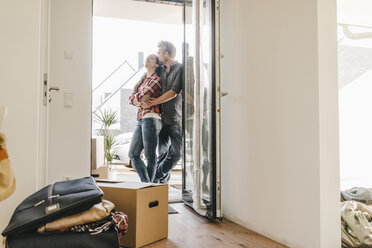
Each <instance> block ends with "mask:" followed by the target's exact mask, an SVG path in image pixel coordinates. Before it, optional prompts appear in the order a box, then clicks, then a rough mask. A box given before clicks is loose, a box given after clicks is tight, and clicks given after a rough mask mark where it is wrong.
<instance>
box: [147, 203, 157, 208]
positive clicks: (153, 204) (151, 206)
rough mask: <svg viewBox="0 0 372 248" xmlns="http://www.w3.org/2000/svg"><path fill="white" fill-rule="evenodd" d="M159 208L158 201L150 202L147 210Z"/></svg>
mask: <svg viewBox="0 0 372 248" xmlns="http://www.w3.org/2000/svg"><path fill="white" fill-rule="evenodd" d="M157 206H159V201H152V202H150V203H149V208H154V207H157Z"/></svg>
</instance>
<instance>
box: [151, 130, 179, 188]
mask: <svg viewBox="0 0 372 248" xmlns="http://www.w3.org/2000/svg"><path fill="white" fill-rule="evenodd" d="M158 152H159V156H158V165H157V168H156V175H155V180H154V182H155V183H159V182H160V183H168V181H169V178H170V171H171V170H172V169H173V168H174V167H175V166H176V164H177V162H178V161H179V160H180V159H181V157H182V126H181V124H173V125H163V127H162V129H161V131H160V133H159V147H158Z"/></svg>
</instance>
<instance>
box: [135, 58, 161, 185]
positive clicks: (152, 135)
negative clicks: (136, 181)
mask: <svg viewBox="0 0 372 248" xmlns="http://www.w3.org/2000/svg"><path fill="white" fill-rule="evenodd" d="M145 67H146V69H147V73H146V74H145V75H144V76H143V77H142V79H141V81H140V82H139V83H138V84H137V85H136V86H135V87H134V89H133V93H132V95H131V96H130V97H129V101H130V103H131V104H132V105H134V106H137V107H138V114H137V125H136V128H135V130H134V133H133V137H132V141H131V144H130V148H129V158H130V159H131V160H132V162H133V165H134V167H135V168H136V171H137V173H138V175H139V177H140V179H141V181H142V182H153V180H154V178H155V172H156V147H157V145H158V138H159V132H160V129H161V125H162V124H161V116H160V109H159V106H152V107H149V108H146V109H143V108H142V107H141V104H142V103H144V102H146V101H147V100H148V99H149V98H156V97H159V96H160V95H161V79H160V77H159V75H158V73H157V72H156V71H157V68H158V67H159V61H158V58H157V57H156V55H155V54H151V55H149V56H148V57H147V58H146V63H145ZM143 149H145V157H146V160H147V166H146V165H145V163H144V162H143V160H142V159H141V153H142V151H143Z"/></svg>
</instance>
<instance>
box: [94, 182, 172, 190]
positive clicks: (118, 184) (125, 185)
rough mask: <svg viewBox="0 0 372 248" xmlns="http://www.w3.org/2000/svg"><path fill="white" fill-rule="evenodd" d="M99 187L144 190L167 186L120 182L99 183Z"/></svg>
mask: <svg viewBox="0 0 372 248" xmlns="http://www.w3.org/2000/svg"><path fill="white" fill-rule="evenodd" d="M97 185H98V187H100V186H102V187H104V186H110V187H113V188H126V189H144V188H150V187H158V186H167V185H166V184H158V183H143V182H118V181H97Z"/></svg>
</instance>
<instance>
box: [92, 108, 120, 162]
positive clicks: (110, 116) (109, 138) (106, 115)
mask: <svg viewBox="0 0 372 248" xmlns="http://www.w3.org/2000/svg"><path fill="white" fill-rule="evenodd" d="M93 118H94V121H95V122H97V123H99V124H100V125H101V128H100V130H99V133H98V134H99V135H101V136H103V139H104V154H105V165H108V166H109V167H110V166H111V164H112V160H113V159H114V157H115V152H116V147H117V145H118V140H117V135H118V131H117V130H116V131H110V127H111V126H112V125H114V124H116V123H118V122H119V121H118V118H117V111H113V110H111V109H104V110H102V109H99V112H98V113H94V116H93Z"/></svg>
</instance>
